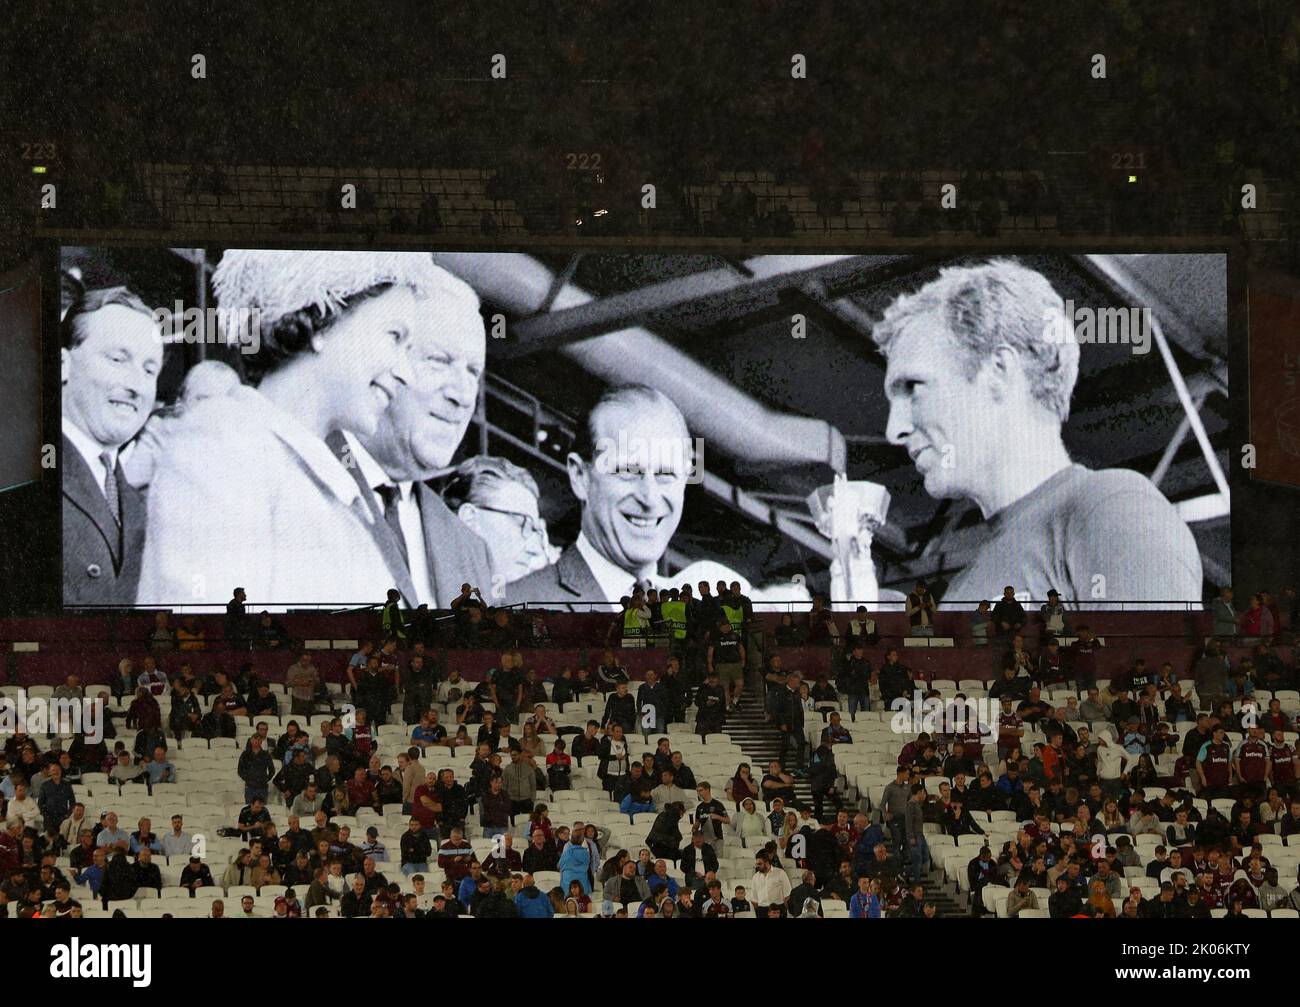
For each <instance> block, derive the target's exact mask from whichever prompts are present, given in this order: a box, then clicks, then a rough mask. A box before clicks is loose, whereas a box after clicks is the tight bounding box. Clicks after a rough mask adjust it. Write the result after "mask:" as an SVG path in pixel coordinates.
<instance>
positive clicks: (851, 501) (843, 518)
mask: <svg viewBox="0 0 1300 1007" xmlns="http://www.w3.org/2000/svg"><path fill="white" fill-rule="evenodd" d="M808 509H809V511H811V512H812V517H813V520H814V521H815V522H816V525H817V530H818V531H819V532H821V534H823V535H825V536H826V537H827V538H829V539H830V540H831V553H832V559H831V592H830V593H831V608H832V610H834V611H840V612H847V611H852V610H853V609H854V608H856V607H857V606H858V605H868V606H871V605H873V604H875V603H877V602H879V601H880V584H879V582H878V581H877V580H876V566H875V563H873V562H872V559H871V542H872V539H873V537H874V536H875V533H876V530H877V529H878V528H880V526H881V525H883V524H884V523H885V515H886V514H887V513H888V512H889V490H887V489H885V487H884V486H881V485H880V484H879V483H873V482H866V481H863V480H852V481H851V480H849V478H848V477H847V476H845V475H843V474H837V475H836V476H835V481H834V482H833V483H831V484H830V485H829V486H819V487H818V488H817V489H816V490H814V491H813V492H812V493H810V494H809V495H808Z"/></svg>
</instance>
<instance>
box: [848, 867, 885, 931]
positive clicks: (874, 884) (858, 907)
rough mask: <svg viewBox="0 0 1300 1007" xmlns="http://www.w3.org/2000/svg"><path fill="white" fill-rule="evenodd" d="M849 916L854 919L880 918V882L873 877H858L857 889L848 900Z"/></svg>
mask: <svg viewBox="0 0 1300 1007" xmlns="http://www.w3.org/2000/svg"><path fill="white" fill-rule="evenodd" d="M849 918H850V919H854V920H878V919H880V882H879V881H877V880H875V879H874V878H868V877H861V878H858V890H857V891H856V892H854V893H853V898H851V899H850V900H849Z"/></svg>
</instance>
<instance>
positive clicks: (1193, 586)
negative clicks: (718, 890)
mask: <svg viewBox="0 0 1300 1007" xmlns="http://www.w3.org/2000/svg"><path fill="white" fill-rule="evenodd" d="M63 268H64V273H65V276H67V277H71V278H73V279H72V280H71V281H70V282H69V283H68V289H69V290H70V291H71V293H69V294H66V295H65V310H66V312H67V313H66V315H65V319H64V329H65V335H64V350H63V358H62V359H63V382H64V384H63V428H64V436H65V453H64V458H65V461H64V469H63V482H64V498H65V504H64V570H65V580H64V601H65V604H67V605H70V606H81V605H97V604H103V605H124V606H126V605H133V604H140V605H145V606H166V607H178V608H181V607H191V608H194V609H199V608H209V607H214V606H220V605H224V603H225V601H226V600H227V599H228V598H229V597H230V593H231V591H232V590H233V588H234V587H235V586H242V587H243V588H244V589H245V591H246V593H247V595H248V598H249V603H250V604H252V605H255V606H257V607H258V608H267V609H284V608H292V607H307V606H322V605H326V606H329V607H348V606H356V605H372V604H377V603H381V602H383V601H384V599H385V597H386V596H387V593H388V591H389V590H396V591H398V592H399V594H400V596H401V600H402V602H403V603H404V604H406V605H409V606H412V607H414V606H419V605H426V606H428V607H429V608H430V609H445V608H447V607H448V606H449V605H450V604H451V602H452V600H453V599H454V598H456V597H457V596H458V595H460V594H461V592H462V585H466V584H468V585H470V587H471V588H472V589H475V590H478V591H479V592H481V594H482V595H483V597H484V601H485V603H487V604H491V605H499V604H511V605H515V604H529V605H538V606H544V607H551V608H566V609H573V610H579V611H581V610H591V609H597V610H602V609H611V608H617V607H618V603H619V599H620V598H623V597H628V596H630V595H631V594H632V592H633V591H635V590H636V589H637V588H641V589H644V590H651V589H669V588H673V587H680V586H682V585H684V584H690V585H692V587H696V586H697V585H699V584H701V583H705V584H708V585H709V586H710V588H712V589H714V590H716V585H717V584H719V583H722V584H724V585H727V586H729V585H731V584H732V583H739V585H740V589H741V591H742V592H743V593H745V594H746V595H747V596H748V597H749V598H750V599H751V600H752V601H753V602H754V603H755V605H756V606H758V607H770V608H788V607H789V606H791V605H792V604H798V605H801V606H806V605H807V604H808V603H809V602H810V601H811V599H812V598H813V597H814V596H821V597H822V598H823V599H824V600H825V601H826V602H827V603H828V604H829V605H831V606H832V607H833V608H835V609H840V610H844V609H847V610H851V609H853V608H856V607H857V606H858V605H866V606H867V607H868V608H897V609H901V608H903V607H904V605H905V603H906V598H907V596H908V595H909V594H910V593H914V591H915V588H916V586H917V584H918V582H923V583H924V584H925V585H926V589H927V594H928V596H929V597H930V598H931V599H933V600H934V602H935V605H936V607H938V608H946V609H961V610H973V609H974V608H975V607H976V605H977V603H978V602H979V601H980V600H988V601H990V602H992V601H994V600H996V599H997V598H999V597H1001V596H1002V594H1003V591H1004V588H1006V587H1008V586H1009V587H1011V588H1012V591H1013V593H1015V594H1016V595H1017V596H1018V597H1020V598H1021V599H1022V600H1033V601H1035V602H1040V601H1045V600H1046V599H1047V597H1048V592H1049V591H1055V592H1056V593H1057V594H1058V595H1059V597H1060V599H1061V601H1062V603H1063V604H1064V605H1066V606H1067V607H1070V606H1082V607H1088V608H1105V607H1106V605H1107V603H1108V602H1109V601H1110V600H1111V599H1115V600H1116V601H1115V604H1120V600H1121V599H1122V604H1123V605H1124V606H1125V607H1134V606H1137V607H1150V608H1157V609H1158V608H1178V609H1186V608H1199V607H1200V605H1201V603H1202V601H1203V600H1204V599H1205V598H1207V597H1211V596H1213V595H1215V594H1217V591H1218V587H1219V586H1221V585H1224V584H1227V583H1229V582H1230V580H1231V555H1230V515H1231V508H1230V500H1229V493H1228V485H1227V480H1226V477H1225V475H1224V470H1225V467H1226V465H1227V458H1228V451H1229V444H1228V436H1227V435H1228V364H1227V358H1228V347H1227V332H1228V324H1227V263H1226V256H1224V255H1221V254H1145V255H1138V254H1051V255H1037V254H1034V255H1030V254H1023V255H1010V254H996V255H974V254H969V253H961V254H953V255H947V256H945V255H936V254H933V253H927V254H925V255H914V256H913V255H849V254H828V255H783V254H767V255H758V256H754V257H752V258H749V259H739V258H728V257H723V256H721V255H709V254H689V255H685V254H683V255H673V254H659V253H656V254H621V253H605V252H594V251H593V252H585V253H582V254H573V253H568V252H557V253H556V254H538V253H529V254H524V253H510V252H433V253H428V252H415V251H399V252H397V251H395V252H351V251H330V250H254V249H222V248H209V249H189V248H186V249H163V248H159V249H110V248H65V249H64V254H63ZM69 445H71V448H72V450H71V451H69V450H67V449H68V446H69ZM74 452H75V453H74ZM92 568H94V569H95V570H96V571H97V572H96V573H93V574H92V573H90V572H89V571H90V570H91V569H92Z"/></svg>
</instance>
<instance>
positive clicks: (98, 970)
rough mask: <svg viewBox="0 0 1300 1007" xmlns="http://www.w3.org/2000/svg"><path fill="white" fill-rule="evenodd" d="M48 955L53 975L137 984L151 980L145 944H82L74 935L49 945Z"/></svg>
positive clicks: (150, 954)
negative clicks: (126, 980) (69, 940)
mask: <svg viewBox="0 0 1300 1007" xmlns="http://www.w3.org/2000/svg"><path fill="white" fill-rule="evenodd" d="M50 958H51V959H52V960H51V962H50V975H51V976H52V977H53V978H55V979H130V980H131V985H132V986H135V987H137V988H144V987H145V986H148V985H149V983H150V982H152V981H153V968H152V961H153V946H152V945H149V944H82V943H81V941H80V940H78V939H77V938H76V937H74V938H72V940H71V942H69V943H68V944H55V945H54V946H53V947H52V948H50Z"/></svg>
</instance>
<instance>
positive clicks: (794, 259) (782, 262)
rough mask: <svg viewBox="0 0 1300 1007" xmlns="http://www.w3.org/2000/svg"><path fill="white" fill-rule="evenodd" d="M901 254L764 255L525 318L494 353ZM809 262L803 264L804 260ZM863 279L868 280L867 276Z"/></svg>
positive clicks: (789, 285)
mask: <svg viewBox="0 0 1300 1007" xmlns="http://www.w3.org/2000/svg"><path fill="white" fill-rule="evenodd" d="M899 258H903V257H902V256H803V255H791V256H760V257H758V258H756V259H751V260H748V261H747V262H746V263H745V266H746V268H747V269H749V270H750V271H751V272H752V273H753V275H752V276H749V277H746V276H744V275H743V274H741V273H739V272H738V271H737V270H736V269H735V268H733V267H731V266H724V267H720V268H718V269H711V270H707V271H705V272H702V273H693V274H692V275H690V276H682V277H674V278H673V279H670V280H664V281H662V282H660V283H652V284H649V285H648V286H644V287H640V288H638V289H636V290H629V291H626V292H624V293H621V294H610V295H607V296H605V297H598V298H596V299H595V300H593V301H591V302H589V303H587V304H581V305H578V306H576V307H572V308H562V309H560V310H558V311H550V312H546V313H540V314H536V315H533V316H531V317H529V318H524V319H521V320H520V321H518V322H515V323H514V325H512V326H511V338H510V339H508V340H505V341H504V342H503V345H501V346H499V347H494V348H493V349H494V352H497V353H500V354H501V355H503V356H507V357H511V356H522V355H526V354H529V353H537V352H540V351H541V350H544V349H554V348H555V347H558V346H563V345H565V344H567V343H572V342H577V341H579V340H582V339H590V338H592V337H594V336H600V335H604V334H605V333H609V332H617V331H619V330H621V329H627V328H631V327H633V326H636V325H642V324H645V323H647V322H648V321H650V320H651V318H652V316H654V315H656V314H658V313H660V312H664V311H674V310H679V309H681V308H684V307H687V306H689V305H691V304H695V303H698V302H700V301H705V300H708V299H710V298H714V297H718V296H720V295H723V294H728V293H743V294H746V295H755V294H762V295H766V296H770V295H772V294H774V293H775V292H777V291H780V290H785V289H799V288H803V287H805V286H807V285H809V284H812V283H816V284H818V285H819V287H820V289H822V290H826V289H834V288H835V285H836V284H837V283H838V282H841V281H843V280H845V279H847V278H848V277H850V276H852V275H854V274H858V273H862V274H868V273H870V272H871V271H872V267H873V266H874V265H875V264H876V263H877V262H879V264H881V265H887V264H888V263H891V262H893V261H894V260H896V259H899ZM805 262H806V263H808V265H807V266H806V267H803V268H801V266H802V264H803V263H805ZM863 282H868V281H867V279H864V281H863Z"/></svg>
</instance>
